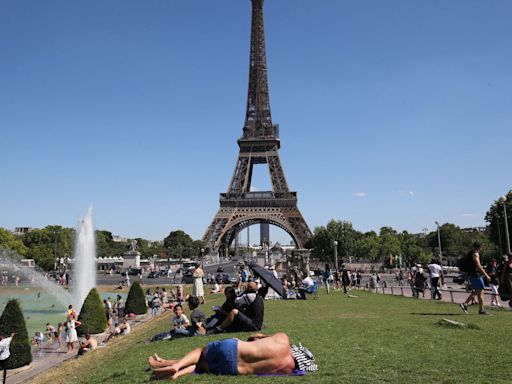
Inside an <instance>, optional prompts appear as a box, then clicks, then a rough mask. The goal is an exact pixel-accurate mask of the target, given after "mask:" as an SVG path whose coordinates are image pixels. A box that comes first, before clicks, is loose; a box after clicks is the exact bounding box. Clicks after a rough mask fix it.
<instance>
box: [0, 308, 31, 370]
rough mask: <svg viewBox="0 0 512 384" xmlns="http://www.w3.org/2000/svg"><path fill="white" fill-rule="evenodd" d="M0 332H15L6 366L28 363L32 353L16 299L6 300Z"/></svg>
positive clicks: (12, 366)
mask: <svg viewBox="0 0 512 384" xmlns="http://www.w3.org/2000/svg"><path fill="white" fill-rule="evenodd" d="M0 332H2V333H5V334H8V335H10V334H11V333H13V332H15V333H16V335H15V336H14V337H13V339H12V341H11V345H10V351H11V357H10V358H9V360H8V363H7V368H8V369H14V368H19V367H23V366H24V365H28V364H30V362H31V361H32V353H31V350H30V342H29V340H28V332H27V326H26V324H25V318H24V317H23V312H22V311H21V308H20V304H19V303H18V300H16V299H11V300H9V301H8V302H7V305H6V306H5V309H4V312H3V313H2V316H1V317H0Z"/></svg>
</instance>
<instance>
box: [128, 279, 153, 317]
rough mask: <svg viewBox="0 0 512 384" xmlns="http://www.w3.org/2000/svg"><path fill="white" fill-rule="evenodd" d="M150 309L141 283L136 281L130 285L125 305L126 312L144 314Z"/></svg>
mask: <svg viewBox="0 0 512 384" xmlns="http://www.w3.org/2000/svg"><path fill="white" fill-rule="evenodd" d="M147 311H148V307H147V305H146V297H145V296H144V292H143V291H142V288H141V286H140V284H139V283H137V282H135V283H133V284H132V286H131V287H130V291H129V292H128V297H127V298H126V304H125V306H124V312H125V313H135V314H136V315H143V314H145V313H146V312H147Z"/></svg>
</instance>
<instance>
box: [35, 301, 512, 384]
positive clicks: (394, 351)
mask: <svg viewBox="0 0 512 384" xmlns="http://www.w3.org/2000/svg"><path fill="white" fill-rule="evenodd" d="M355 295H357V296H358V297H357V298H347V297H345V296H343V295H341V294H340V293H335V294H331V295H325V294H322V293H321V294H320V298H319V299H318V300H308V301H267V302H266V307H265V324H266V328H265V329H264V332H265V333H273V332H277V331H284V332H286V333H287V334H288V335H289V336H290V338H291V339H292V340H293V341H294V342H299V341H300V342H302V343H303V344H304V345H305V346H307V347H308V348H310V349H311V350H312V351H313V353H314V354H315V357H316V360H317V363H318V366H319V372H318V373H314V374H309V375H307V376H306V377H302V378H297V377H296V378H293V377H287V378H275V377H274V378H272V377H270V378H268V377H266V378H261V377H222V379H220V378H219V377H215V376H205V375H194V376H189V377H184V378H181V379H180V381H181V382H197V383H199V382H201V383H219V382H220V381H221V380H222V382H223V383H239V382H253V383H260V382H268V383H288V382H298V381H301V382H304V383H350V382H357V383H403V382H407V383H429V382H436V383H510V382H511V381H512V373H510V369H509V368H507V362H508V360H509V356H510V346H511V342H512V332H511V325H512V312H510V311H505V310H500V311H498V310H495V311H493V312H492V313H493V314H494V316H490V317H483V316H479V315H477V314H474V313H475V311H473V314H470V315H464V314H463V313H462V311H461V310H460V308H459V307H458V306H456V305H454V304H448V303H440V302H431V301H416V300H414V299H411V298H405V297H392V296H383V295H377V294H372V293H368V292H356V293H355ZM220 299H221V298H220V297H215V298H212V297H210V298H209V302H208V306H205V307H204V308H203V309H204V310H205V312H206V313H207V314H208V313H209V311H208V308H209V306H210V305H212V304H217V303H218V302H219V300H220ZM442 318H448V319H451V320H456V321H461V322H465V323H469V324H471V325H472V328H471V329H456V328H449V327H444V326H440V325H439V324H438V322H439V320H441V319H442ZM169 324H170V314H168V315H164V316H162V317H161V318H159V319H157V320H153V321H151V322H149V323H147V324H144V325H142V326H141V327H139V328H138V329H136V330H135V331H134V332H133V333H132V334H131V335H129V336H126V337H124V338H121V339H119V340H116V341H114V342H113V343H111V344H109V345H108V346H107V347H105V348H103V349H101V350H98V351H95V352H94V353H91V354H90V355H88V356H84V357H83V358H81V359H79V360H75V361H70V362H66V363H64V364H62V365H61V366H59V367H58V368H55V369H52V370H50V371H49V372H47V373H45V374H43V375H40V376H39V377H37V378H36V379H34V380H33V381H31V383H49V382H51V383H70V382H72V383H101V384H109V383H146V382H148V381H149V378H150V372H147V371H146V368H147V363H146V359H147V357H148V356H149V355H150V354H151V353H153V352H157V353H159V354H161V355H162V356H164V357H173V358H176V357H179V356H181V355H182V354H184V353H186V352H187V351H189V350H191V349H192V348H195V347H197V346H200V345H203V344H205V343H206V342H208V341H211V340H213V339H219V338H222V336H220V335H216V336H208V337H194V338H188V339H181V340H173V341H160V342H155V343H150V344H145V343H144V341H145V340H147V339H149V338H150V337H151V336H152V335H154V334H155V333H158V332H160V331H162V330H165V329H168V328H169ZM235 336H237V337H239V338H246V337H247V334H236V335H235Z"/></svg>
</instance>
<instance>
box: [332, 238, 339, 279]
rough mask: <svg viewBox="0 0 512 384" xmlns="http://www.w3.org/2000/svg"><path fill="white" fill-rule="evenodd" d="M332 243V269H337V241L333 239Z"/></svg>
mask: <svg viewBox="0 0 512 384" xmlns="http://www.w3.org/2000/svg"><path fill="white" fill-rule="evenodd" d="M332 244H333V245H334V270H335V271H336V272H337V271H338V242H337V241H336V240H334V242H333V243H332Z"/></svg>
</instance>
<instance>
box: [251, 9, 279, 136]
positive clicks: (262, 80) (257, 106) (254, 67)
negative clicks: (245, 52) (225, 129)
mask: <svg viewBox="0 0 512 384" xmlns="http://www.w3.org/2000/svg"><path fill="white" fill-rule="evenodd" d="M263 1H264V0H252V3H253V7H252V27H251V53H250V63H249V91H248V95H247V109H246V112H245V125H244V133H243V139H245V140H251V139H269V138H277V136H278V135H277V132H276V127H275V126H274V125H273V124H272V114H271V112H270V97H269V91H268V77H267V55H266V49H265V29H264V24H263Z"/></svg>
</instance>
